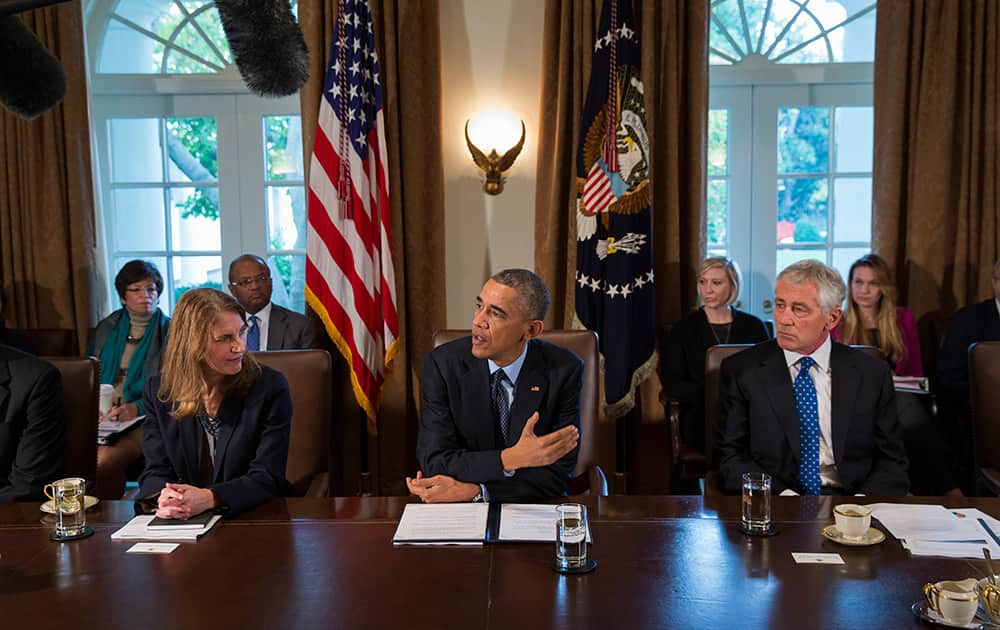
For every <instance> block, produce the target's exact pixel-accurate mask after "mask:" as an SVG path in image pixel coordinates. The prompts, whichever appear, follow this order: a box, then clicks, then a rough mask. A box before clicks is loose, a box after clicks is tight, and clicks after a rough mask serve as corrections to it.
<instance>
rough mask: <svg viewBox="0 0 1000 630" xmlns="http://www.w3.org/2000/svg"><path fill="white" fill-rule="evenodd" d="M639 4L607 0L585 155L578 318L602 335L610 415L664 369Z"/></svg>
mask: <svg viewBox="0 0 1000 630" xmlns="http://www.w3.org/2000/svg"><path fill="white" fill-rule="evenodd" d="M636 26H637V25H636V22H635V19H634V18H633V14H632V2H631V0H604V7H603V8H602V10H601V22H600V28H599V30H598V35H597V41H595V42H594V61H593V64H592V69H591V71H590V86H589V87H588V88H587V102H586V105H585V107H584V110H583V125H582V129H581V137H580V144H579V149H578V154H577V165H576V167H577V179H576V181H577V199H576V220H577V243H576V315H577V318H578V319H579V321H580V323H581V324H583V326H585V327H586V328H589V329H590V330H594V331H596V332H597V334H598V337H599V339H600V347H601V354H602V355H603V357H604V378H605V381H604V398H605V401H606V403H607V407H606V412H607V414H608V416H609V417H612V418H615V417H618V416H621V415H624V414H625V413H627V412H628V411H629V410H630V409H632V407H633V406H634V405H635V389H636V387H638V385H639V383H641V382H642V381H644V380H645V379H646V377H648V376H649V375H650V374H651V373H652V371H653V370H654V369H655V367H656V348H655V338H656V335H655V325H656V324H655V321H656V302H655V298H656V294H655V291H654V287H653V239H652V214H651V212H652V211H651V208H650V198H651V190H650V184H649V136H648V135H647V134H646V109H645V106H644V104H643V100H642V99H643V86H642V80H641V78H640V75H639V59H640V54H639V50H640V49H639V35H638V33H637V32H636V30H635V29H636Z"/></svg>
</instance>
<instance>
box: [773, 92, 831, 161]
mask: <svg viewBox="0 0 1000 630" xmlns="http://www.w3.org/2000/svg"><path fill="white" fill-rule="evenodd" d="M829 152H830V109H829V108H828V107H782V108H781V109H779V110H778V172H779V173H825V172H826V171H827V169H828V168H829V164H830V160H829Z"/></svg>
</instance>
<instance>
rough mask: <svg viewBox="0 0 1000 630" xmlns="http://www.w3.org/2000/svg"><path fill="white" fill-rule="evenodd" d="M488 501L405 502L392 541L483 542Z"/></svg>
mask: <svg viewBox="0 0 1000 630" xmlns="http://www.w3.org/2000/svg"><path fill="white" fill-rule="evenodd" d="M489 510H490V506H489V504H488V503H442V504H438V505H424V504H420V503H408V504H407V505H406V507H405V508H403V516H402V518H400V519H399V526H398V527H397V528H396V534H395V535H394V536H393V537H392V544H394V545H482V544H483V540H484V539H485V538H486V519H487V517H488V516H489Z"/></svg>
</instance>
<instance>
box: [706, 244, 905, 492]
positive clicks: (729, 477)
mask: <svg viewBox="0 0 1000 630" xmlns="http://www.w3.org/2000/svg"><path fill="white" fill-rule="evenodd" d="M845 293H846V288H845V286H844V282H843V280H841V278H840V274H839V273H837V271H835V270H834V269H831V268H829V267H827V266H826V265H824V264H822V263H820V262H819V261H815V260H806V261H801V262H798V263H795V264H793V265H791V266H790V267H788V268H786V269H785V270H784V271H782V272H781V274H779V276H778V280H777V283H776V286H775V300H774V316H775V324H776V326H777V331H776V332H777V338H776V339H775V340H772V341H766V342H764V343H760V344H757V345H756V346H753V347H751V348H748V349H747V350H745V351H743V352H740V353H739V354H736V355H734V356H732V357H730V358H728V359H726V360H725V361H723V363H722V368H721V374H720V377H721V382H720V388H721V391H720V398H721V410H720V424H719V428H718V431H717V433H718V435H717V439H716V447H717V451H718V452H717V461H718V468H719V481H720V485H721V486H722V488H723V490H724V491H725V492H729V493H736V492H739V491H740V487H741V484H742V475H743V473H746V472H766V473H768V474H770V475H771V477H772V482H771V483H772V491H773V492H775V493H781V492H786V493H789V492H794V493H797V494H813V495H816V494H820V493H822V494H871V495H884V496H896V495H905V494H906V493H907V491H908V489H909V480H908V477H907V473H906V452H905V450H904V446H903V438H902V433H901V430H900V426H899V421H898V418H897V416H896V401H895V390H894V389H893V384H892V374H891V373H890V372H889V368H888V366H887V365H886V363H885V362H884V361H879V360H878V359H876V358H874V357H872V356H870V355H868V354H867V353H865V352H862V351H860V350H856V349H853V348H851V347H849V346H845V345H843V344H840V343H836V342H834V341H833V340H832V339H831V338H830V330H831V329H832V328H833V327H834V326H835V325H836V324H837V322H838V321H839V320H840V314H841V310H840V305H841V303H842V302H843V300H844V295H845ZM803 370H804V373H803Z"/></svg>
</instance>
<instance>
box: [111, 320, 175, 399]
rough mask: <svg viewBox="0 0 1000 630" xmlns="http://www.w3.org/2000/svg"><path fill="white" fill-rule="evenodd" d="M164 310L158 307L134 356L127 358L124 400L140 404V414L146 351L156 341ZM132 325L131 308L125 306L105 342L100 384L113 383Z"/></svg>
mask: <svg viewBox="0 0 1000 630" xmlns="http://www.w3.org/2000/svg"><path fill="white" fill-rule="evenodd" d="M161 315H162V312H161V311H160V309H156V312H155V313H153V316H152V317H151V318H150V320H149V324H148V325H147V326H146V331H145V332H144V333H143V334H142V339H140V340H139V345H138V346H136V348H135V352H133V353H132V358H131V359H129V361H128V372H126V373H125V384H124V385H123V386H122V398H123V399H125V402H127V403H130V402H134V403H136V404H137V405H138V406H139V413H142V411H143V409H142V390H143V388H145V387H146V354H147V353H148V352H149V346H151V345H152V344H153V337H155V336H156V331H157V330H158V329H159V327H160V316H161ZM131 325H132V321H131V318H129V316H128V309H125V308H123V309H122V316H121V318H120V319H119V320H118V323H117V324H116V325H115V327H114V329H113V330H112V331H111V333H110V334H109V335H108V338H107V339H106V340H105V341H104V347H103V348H101V383H105V384H108V385H113V384H114V382H115V378H116V377H117V376H118V368H119V366H120V365H121V362H122V353H124V352H125V344H126V343H127V339H128V331H129V328H130V327H131Z"/></svg>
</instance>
